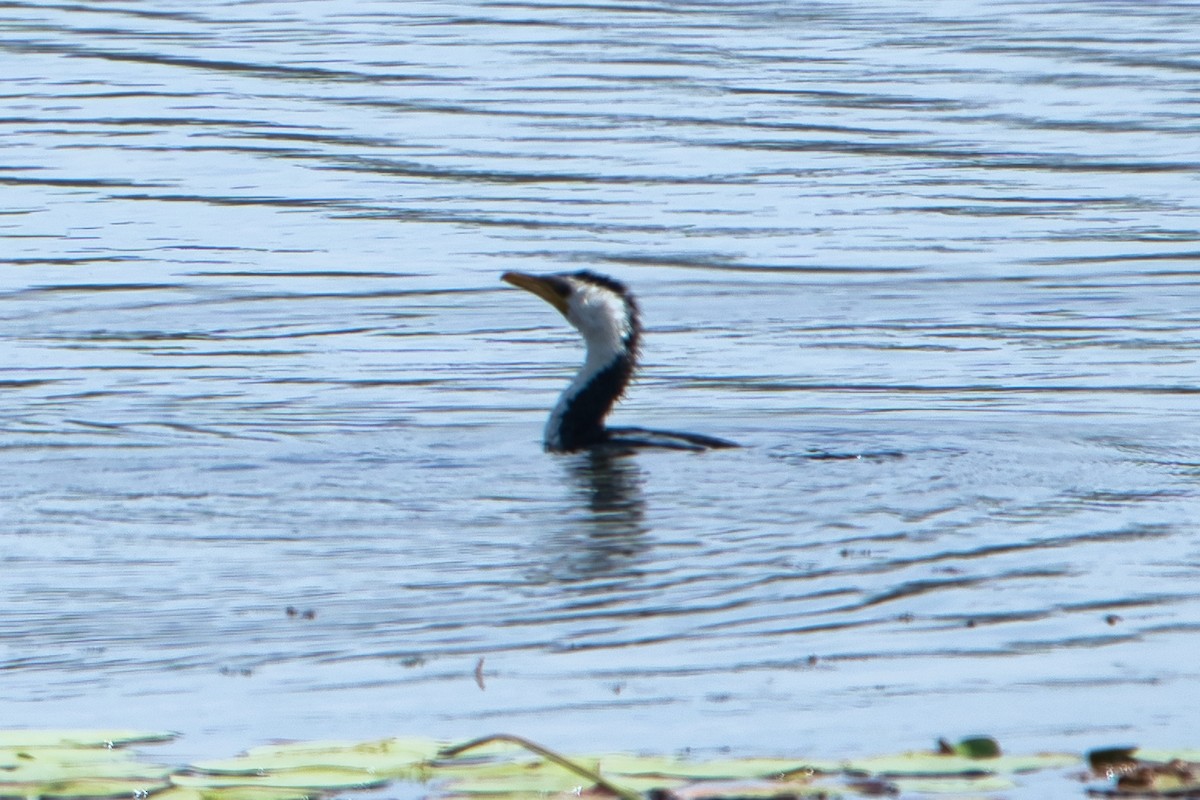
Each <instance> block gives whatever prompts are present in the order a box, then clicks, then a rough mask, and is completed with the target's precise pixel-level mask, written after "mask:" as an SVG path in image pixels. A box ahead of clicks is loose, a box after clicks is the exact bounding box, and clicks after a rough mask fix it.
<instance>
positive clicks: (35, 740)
mask: <svg viewBox="0 0 1200 800" xmlns="http://www.w3.org/2000/svg"><path fill="white" fill-rule="evenodd" d="M174 738H175V734H173V733H163V732H161V731H160V732H149V731H134V730H111V731H80V730H9V731H2V730H0V747H3V748H23V747H123V746H125V745H131V744H156V743H159V742H169V741H171V740H172V739H174Z"/></svg>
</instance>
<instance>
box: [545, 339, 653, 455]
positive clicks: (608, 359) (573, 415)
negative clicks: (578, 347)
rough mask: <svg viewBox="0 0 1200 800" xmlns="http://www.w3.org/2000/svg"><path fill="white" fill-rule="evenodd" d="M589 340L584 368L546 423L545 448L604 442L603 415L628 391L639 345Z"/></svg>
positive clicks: (567, 448) (562, 448)
mask: <svg viewBox="0 0 1200 800" xmlns="http://www.w3.org/2000/svg"><path fill="white" fill-rule="evenodd" d="M632 344H633V343H632V342H629V341H626V342H623V343H622V346H620V347H605V346H597V345H595V344H594V343H589V345H588V351H587V358H586V360H585V361H584V363H583V367H582V368H580V370H579V372H578V373H577V374H576V375H575V377H574V378H573V379H572V380H571V385H570V386H568V387H567V388H566V390H565V391H564V392H563V393H562V396H561V397H559V398H558V404H557V405H555V407H554V411H553V412H551V414H550V419H549V421H548V422H547V423H546V436H545V442H546V449H548V450H552V451H556V452H572V451H575V450H582V449H584V448H587V447H591V446H592V445H596V444H600V443H601V442H603V441H605V439H606V438H607V434H606V433H605V430H604V418H605V417H607V416H608V412H610V411H612V408H613V406H614V405H616V402H617V401H618V400H619V399H621V395H623V394H624V393H625V388H626V387H627V386H629V381H630V380H631V379H632V378H633V372H634V370H635V369H636V368H637V359H636V355H635V354H636V348H635V347H632V346H630V345H632Z"/></svg>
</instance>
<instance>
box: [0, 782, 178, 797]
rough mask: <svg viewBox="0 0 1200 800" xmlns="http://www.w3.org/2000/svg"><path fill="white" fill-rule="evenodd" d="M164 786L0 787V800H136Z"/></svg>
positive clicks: (45, 784) (76, 784) (65, 784)
mask: <svg viewBox="0 0 1200 800" xmlns="http://www.w3.org/2000/svg"><path fill="white" fill-rule="evenodd" d="M166 786H167V783H166V782H165V781H143V780H132V779H122V778H76V779H71V780H61V781H38V782H34V783H21V782H15V783H9V782H7V781H5V782H4V783H0V798H5V799H6V800H7V798H20V800H28V798H42V799H43V800H48V799H49V798H67V799H70V800H75V798H108V797H124V798H128V797H137V796H140V795H143V794H145V793H150V792H157V791H158V790H160V789H162V788H164V787H166Z"/></svg>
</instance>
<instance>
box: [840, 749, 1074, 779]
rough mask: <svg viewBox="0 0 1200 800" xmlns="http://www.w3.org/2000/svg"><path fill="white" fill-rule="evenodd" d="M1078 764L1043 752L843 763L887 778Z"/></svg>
mask: <svg viewBox="0 0 1200 800" xmlns="http://www.w3.org/2000/svg"><path fill="white" fill-rule="evenodd" d="M1078 763H1079V757H1078V756H1074V755H1069V754H1066V753H1042V754H1039V755H1032V756H997V757H996V758H988V759H978V758H966V757H964V756H960V755H952V756H947V755H940V754H938V753H928V752H914V753H901V754H900V755H895V756H878V757H875V758H865V759H861V760H855V761H850V762H845V763H843V765H842V766H843V768H844V769H846V770H849V771H852V772H863V773H867V774H874V775H884V776H888V777H904V776H909V777H933V778H952V777H976V776H977V777H983V776H985V775H1016V774H1020V773H1023V772H1035V771H1037V770H1040V769H1053V768H1060V767H1069V766H1073V765H1076V764H1078Z"/></svg>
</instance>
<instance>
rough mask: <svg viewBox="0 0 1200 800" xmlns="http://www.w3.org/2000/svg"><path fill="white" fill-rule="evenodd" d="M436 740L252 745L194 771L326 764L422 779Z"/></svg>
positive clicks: (250, 771) (245, 771)
mask: <svg viewBox="0 0 1200 800" xmlns="http://www.w3.org/2000/svg"><path fill="white" fill-rule="evenodd" d="M438 749H439V744H438V743H437V742H435V741H433V740H432V739H416V738H413V739H381V740H378V741H374V742H291V743H287V744H277V745H269V746H265V747H256V748H254V749H252V750H249V751H247V752H246V753H245V754H243V755H240V756H238V757H236V758H227V759H222V760H217V761H203V762H200V763H199V764H195V765H194V766H193V770H194V771H197V772H205V773H211V774H214V775H262V774H264V773H270V772H278V771H280V770H295V769H310V768H312V767H330V768H335V769H345V770H359V771H361V772H363V773H365V774H367V775H368V776H370V777H372V778H376V777H386V778H392V779H403V780H425V779H426V778H427V777H428V773H429V770H428V762H429V761H430V760H431V759H432V758H433V757H434V756H436V755H437V752H438Z"/></svg>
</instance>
